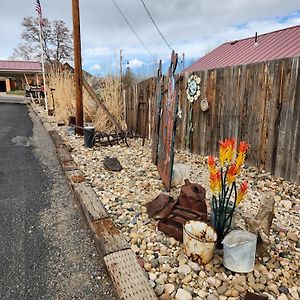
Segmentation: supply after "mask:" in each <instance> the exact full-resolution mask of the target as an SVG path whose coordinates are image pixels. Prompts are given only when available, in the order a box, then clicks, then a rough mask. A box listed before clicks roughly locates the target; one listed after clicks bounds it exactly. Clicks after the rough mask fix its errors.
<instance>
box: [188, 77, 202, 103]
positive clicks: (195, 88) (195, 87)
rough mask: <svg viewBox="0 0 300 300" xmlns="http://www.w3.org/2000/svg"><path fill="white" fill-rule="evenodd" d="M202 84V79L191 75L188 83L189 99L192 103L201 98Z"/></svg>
mask: <svg viewBox="0 0 300 300" xmlns="http://www.w3.org/2000/svg"><path fill="white" fill-rule="evenodd" d="M200 82H201V79H200V77H199V76H197V75H191V76H190V78H189V79H188V82H187V89H186V94H187V99H188V100H189V101H190V102H191V103H192V102H194V101H196V100H197V99H198V98H199V96H200Z"/></svg>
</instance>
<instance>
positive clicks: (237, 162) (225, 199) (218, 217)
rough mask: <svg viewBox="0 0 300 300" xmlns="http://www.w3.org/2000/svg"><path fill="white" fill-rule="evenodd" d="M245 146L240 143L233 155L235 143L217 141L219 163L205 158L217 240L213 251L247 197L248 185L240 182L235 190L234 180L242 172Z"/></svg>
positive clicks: (244, 143) (231, 141)
mask: <svg viewBox="0 0 300 300" xmlns="http://www.w3.org/2000/svg"><path fill="white" fill-rule="evenodd" d="M248 148H249V145H248V144H247V143H246V142H244V141H242V142H240V144H239V147H238V153H237V156H236V159H234V157H235V152H236V141H235V139H233V138H231V139H226V140H224V141H220V149H219V162H217V159H216V158H215V157H213V156H209V157H208V169H209V184H210V189H211V192H212V202H211V204H212V214H211V222H212V223H213V225H214V227H215V229H216V232H217V235H218V239H217V247H218V248H222V241H223V238H224V237H225V235H226V234H227V233H228V232H229V230H230V228H231V222H232V220H233V213H234V211H235V208H236V206H237V205H239V204H240V202H241V201H242V200H243V198H244V197H245V195H246V193H247V188H248V184H247V181H244V182H242V183H241V184H240V188H239V190H237V182H236V181H237V176H238V175H239V174H240V172H241V169H242V168H243V165H244V161H245V157H246V152H247V150H248Z"/></svg>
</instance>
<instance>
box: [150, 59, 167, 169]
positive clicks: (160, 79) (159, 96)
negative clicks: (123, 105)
mask: <svg viewBox="0 0 300 300" xmlns="http://www.w3.org/2000/svg"><path fill="white" fill-rule="evenodd" d="M163 83H164V77H163V75H162V61H161V60H160V61H159V68H158V71H157V83H156V104H155V114H154V125H153V131H152V148H151V150H152V153H151V157H152V162H153V163H154V164H155V165H156V164H157V151H158V139H159V127H160V113H161V102H162V98H163V94H164V92H163V87H164V84H163Z"/></svg>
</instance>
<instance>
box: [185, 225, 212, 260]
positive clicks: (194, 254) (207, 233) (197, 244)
mask: <svg viewBox="0 0 300 300" xmlns="http://www.w3.org/2000/svg"><path fill="white" fill-rule="evenodd" d="M216 241H217V233H216V231H215V230H214V228H213V227H212V226H210V225H208V224H207V223H206V222H202V221H189V222H187V223H185V225H184V227H183V244H184V249H185V253H186V255H187V256H188V257H190V258H191V259H192V260H195V261H197V262H199V263H202V264H207V263H208V262H209V261H210V260H211V259H212V257H213V254H214V250H215V246H216Z"/></svg>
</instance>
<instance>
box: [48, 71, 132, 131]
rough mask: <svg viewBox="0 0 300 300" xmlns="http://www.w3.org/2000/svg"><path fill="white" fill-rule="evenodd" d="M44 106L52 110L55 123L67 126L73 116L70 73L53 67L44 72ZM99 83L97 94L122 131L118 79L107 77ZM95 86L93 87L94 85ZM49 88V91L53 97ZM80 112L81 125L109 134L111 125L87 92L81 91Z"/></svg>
mask: <svg viewBox="0 0 300 300" xmlns="http://www.w3.org/2000/svg"><path fill="white" fill-rule="evenodd" d="M47 79H48V93H47V96H48V106H49V109H53V108H54V116H55V118H56V120H57V122H65V123H67V122H68V120H69V117H70V116H75V112H76V100H75V99H76V98H75V87H74V78H73V74H72V72H71V71H69V70H66V69H62V68H53V69H52V70H51V71H50V72H49V73H48V77H47ZM95 80H96V81H97V80H99V85H98V86H99V87H100V89H99V90H98V94H99V97H100V99H101V100H102V101H103V103H104V105H105V106H106V107H107V109H108V110H109V112H110V113H111V114H112V115H113V117H114V118H115V119H116V121H117V122H118V123H119V124H120V125H121V127H122V128H123V129H126V123H125V120H124V115H123V113H124V112H123V107H124V105H123V101H122V97H121V93H120V79H119V77H117V76H112V75H109V76H107V77H105V78H102V79H101V80H100V79H96V78H93V81H95ZM96 85H97V84H96ZM49 88H53V89H55V90H53V91H52V94H53V97H52V95H51V92H50V91H49ZM83 110H84V121H85V123H87V122H88V123H93V125H94V126H95V128H96V130H99V131H106V132H108V131H112V130H114V129H115V126H114V125H113V123H112V122H111V120H110V119H109V118H108V116H107V115H106V114H105V113H104V112H103V110H102V109H101V107H100V106H99V104H98V103H97V102H96V101H95V100H94V99H92V98H91V97H90V96H89V94H88V92H87V91H86V90H85V89H84V88H83Z"/></svg>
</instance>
